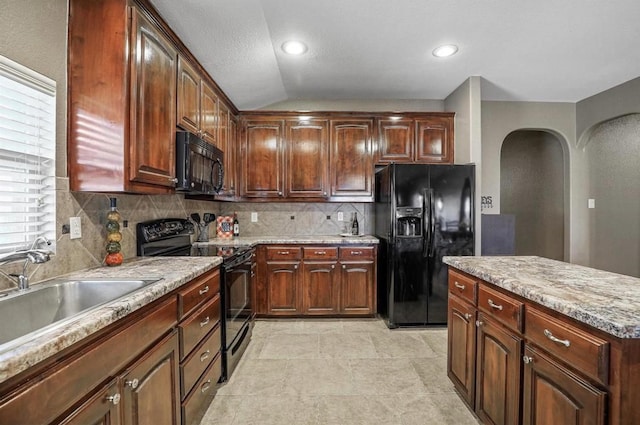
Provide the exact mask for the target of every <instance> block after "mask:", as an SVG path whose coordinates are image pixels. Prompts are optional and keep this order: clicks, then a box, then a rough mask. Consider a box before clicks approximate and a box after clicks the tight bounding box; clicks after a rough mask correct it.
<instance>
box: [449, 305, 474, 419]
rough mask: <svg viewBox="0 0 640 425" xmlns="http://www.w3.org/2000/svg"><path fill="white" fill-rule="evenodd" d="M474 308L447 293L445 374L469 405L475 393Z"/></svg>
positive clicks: (471, 404)
mask: <svg viewBox="0 0 640 425" xmlns="http://www.w3.org/2000/svg"><path fill="white" fill-rule="evenodd" d="M475 320H476V309H475V307H473V306H471V305H469V304H467V303H466V302H464V301H462V300H461V299H459V298H458V297H456V296H454V295H453V294H451V293H449V313H448V321H447V332H448V338H447V352H448V353H449V355H448V356H447V375H448V376H449V379H451V381H452V382H453V384H454V385H455V387H456V389H457V390H458V393H459V394H460V396H461V397H462V398H463V400H464V401H465V402H466V403H467V404H468V405H469V406H471V407H472V408H473V407H474V403H475V393H476V383H475V382H476V381H475V373H476V323H475Z"/></svg>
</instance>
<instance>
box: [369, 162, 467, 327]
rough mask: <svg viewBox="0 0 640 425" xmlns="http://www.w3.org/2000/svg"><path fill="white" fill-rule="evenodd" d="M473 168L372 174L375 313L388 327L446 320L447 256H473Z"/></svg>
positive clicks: (415, 167)
mask: <svg viewBox="0 0 640 425" xmlns="http://www.w3.org/2000/svg"><path fill="white" fill-rule="evenodd" d="M474 177H475V166H474V165H472V164H470V165H440V164H437V165H436V164H391V165H388V166H386V167H384V168H381V169H379V170H378V171H377V172H376V185H375V188H376V193H375V235H376V236H377V237H378V239H380V247H379V256H378V313H380V315H381V316H382V317H383V318H384V319H385V321H386V323H387V326H389V327H390V328H396V327H400V326H426V325H444V324H446V323H447V267H446V265H445V264H443V263H442V257H443V256H445V255H474V220H473V218H474Z"/></svg>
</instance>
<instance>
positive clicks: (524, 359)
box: [522, 356, 533, 364]
mask: <svg viewBox="0 0 640 425" xmlns="http://www.w3.org/2000/svg"><path fill="white" fill-rule="evenodd" d="M522 361H523V362H524V364H529V363H533V357H529V356H522Z"/></svg>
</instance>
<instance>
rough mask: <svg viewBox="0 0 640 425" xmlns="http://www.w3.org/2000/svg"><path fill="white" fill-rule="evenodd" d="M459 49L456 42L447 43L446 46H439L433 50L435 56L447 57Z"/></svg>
mask: <svg viewBox="0 0 640 425" xmlns="http://www.w3.org/2000/svg"><path fill="white" fill-rule="evenodd" d="M457 51H458V46H456V45H455V44H445V45H444V46H440V47H437V48H435V49H434V50H433V56H435V57H438V58H446V57H447V56H453V55H455V54H456V52H457Z"/></svg>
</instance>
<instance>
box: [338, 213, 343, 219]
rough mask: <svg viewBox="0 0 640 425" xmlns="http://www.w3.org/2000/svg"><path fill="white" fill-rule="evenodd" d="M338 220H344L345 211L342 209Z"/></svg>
mask: <svg viewBox="0 0 640 425" xmlns="http://www.w3.org/2000/svg"><path fill="white" fill-rule="evenodd" d="M338 221H344V213H343V212H342V211H338Z"/></svg>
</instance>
